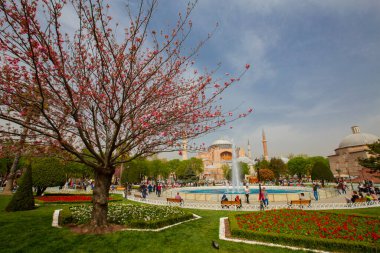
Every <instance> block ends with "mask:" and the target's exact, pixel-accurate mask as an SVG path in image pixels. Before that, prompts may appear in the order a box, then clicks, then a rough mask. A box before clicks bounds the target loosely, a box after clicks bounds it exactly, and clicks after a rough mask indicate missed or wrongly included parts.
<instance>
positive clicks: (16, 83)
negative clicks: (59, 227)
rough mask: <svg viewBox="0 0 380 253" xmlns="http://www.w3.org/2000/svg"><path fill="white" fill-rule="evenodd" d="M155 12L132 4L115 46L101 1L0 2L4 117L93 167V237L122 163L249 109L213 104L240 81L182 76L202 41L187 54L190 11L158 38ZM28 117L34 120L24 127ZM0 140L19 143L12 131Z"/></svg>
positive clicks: (146, 4)
mask: <svg viewBox="0 0 380 253" xmlns="http://www.w3.org/2000/svg"><path fill="white" fill-rule="evenodd" d="M69 4H71V5H72V7H73V8H72V10H73V11H74V13H72V14H73V16H72V17H71V18H72V21H73V22H76V23H77V24H78V27H77V29H76V30H75V31H72V33H71V34H69V35H67V36H65V34H64V32H63V29H64V25H63V24H62V22H61V18H62V15H63V8H64V7H65V5H69ZM37 7H38V8H37ZM156 7H157V0H152V1H143V0H141V1H140V2H139V3H138V4H133V5H130V6H128V8H129V9H127V13H128V14H129V20H128V22H127V23H128V26H127V27H126V29H118V31H120V30H121V31H124V33H125V34H124V36H123V39H121V38H120V37H117V36H116V32H115V31H114V29H113V27H115V26H116V27H117V25H116V23H115V22H114V21H112V17H109V16H107V13H108V11H107V10H108V8H109V5H108V3H107V1H82V0H71V1H63V0H57V1H27V0H25V1H10V0H3V1H1V2H0V10H1V13H2V15H1V16H0V55H1V57H0V105H1V108H2V109H1V110H0V119H2V120H5V121H7V122H12V124H16V125H18V126H21V127H22V128H24V129H26V130H27V131H26V133H25V136H26V138H27V139H28V140H29V141H32V140H35V141H38V142H42V143H46V144H49V145H53V146H59V147H60V148H63V149H64V150H66V151H67V152H69V153H71V154H72V155H73V156H74V157H75V158H76V159H77V161H79V162H81V163H84V164H86V165H87V166H89V167H91V168H92V169H93V171H94V179H95V184H96V185H95V188H94V191H93V213H92V221H91V225H90V226H89V228H91V229H93V230H100V231H102V228H103V227H104V226H107V212H108V197H109V188H110V184H111V180H112V176H113V174H114V172H115V167H116V166H117V165H118V164H120V163H123V162H128V161H131V160H133V159H135V158H138V157H140V156H148V155H151V154H155V153H158V152H161V151H170V150H178V149H180V147H181V143H182V138H183V136H186V138H187V139H189V140H190V139H192V138H195V137H197V136H199V135H204V134H206V133H208V132H210V131H214V130H215V129H216V128H218V127H221V126H223V125H225V124H226V123H228V122H230V121H232V120H234V119H236V118H240V117H244V116H246V115H247V114H248V113H249V112H250V111H252V110H251V109H250V110H248V111H247V112H245V113H241V114H240V115H238V116H236V117H235V118H230V117H229V116H228V115H229V114H228V111H224V112H225V113H222V109H221V107H220V106H217V105H216V103H217V101H219V95H220V94H221V93H222V92H223V91H224V90H225V89H227V88H228V87H229V86H230V85H231V84H232V83H234V82H236V81H238V80H239V79H240V77H241V76H237V77H236V78H233V77H232V78H231V76H229V77H228V80H221V79H220V78H216V79H215V78H214V79H213V77H212V75H214V74H215V71H212V70H211V71H209V72H205V73H200V72H194V73H193V75H189V74H188V72H187V71H188V70H189V69H190V68H194V65H193V64H194V56H195V55H196V54H197V53H198V51H199V48H200V47H201V46H202V45H203V43H204V41H201V42H200V43H199V44H198V45H196V46H195V47H194V50H193V51H189V50H187V51H186V50H185V49H184V48H183V46H184V45H185V41H186V39H187V38H188V37H189V33H190V31H191V27H192V23H191V21H190V20H189V16H190V13H191V12H192V10H193V8H194V5H193V4H189V6H188V8H187V9H186V12H185V13H183V15H180V16H179V20H178V22H177V23H176V24H175V25H173V26H172V27H168V28H167V29H165V30H159V31H156V30H154V29H153V28H152V26H151V24H150V23H151V20H152V17H153V14H154V10H155V8H156ZM37 9H38V13H37ZM43 12H44V15H40V13H43ZM185 52H186V53H187V54H185ZM248 68H249V65H246V69H248ZM221 83H222V85H221ZM209 91H211V92H209ZM15 101H17V103H15ZM20 103H22V104H23V105H24V106H22V107H20V106H18V105H19V104H20ZM28 111H33V112H35V114H36V115H38V117H31V118H29V121H28V119H27V118H28V117H26V115H28ZM0 133H6V134H8V135H12V136H14V137H15V139H17V138H18V137H19V136H20V133H19V130H18V128H17V127H15V128H13V129H5V128H3V129H1V131H0ZM189 148H191V147H189ZM83 150H87V152H84V151H83ZM126 154H128V156H127V158H126V160H123V159H120V158H123V157H125V155H126ZM98 228H99V229H98Z"/></svg>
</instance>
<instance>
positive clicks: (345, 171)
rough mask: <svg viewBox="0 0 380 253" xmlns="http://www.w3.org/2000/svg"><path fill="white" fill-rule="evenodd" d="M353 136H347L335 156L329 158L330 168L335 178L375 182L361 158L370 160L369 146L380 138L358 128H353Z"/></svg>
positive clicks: (336, 150)
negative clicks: (362, 164) (360, 162)
mask: <svg viewBox="0 0 380 253" xmlns="http://www.w3.org/2000/svg"><path fill="white" fill-rule="evenodd" d="M351 129H352V134H350V135H347V136H346V137H344V138H343V139H342V141H341V142H340V143H339V147H338V148H337V149H335V155H331V156H328V159H329V162H330V168H331V171H332V172H333V174H334V176H335V177H346V178H358V179H359V180H360V181H361V180H375V178H374V175H373V174H369V173H368V169H366V168H363V167H362V166H361V165H360V164H359V162H358V159H359V158H368V157H370V154H369V153H368V150H369V148H368V144H372V143H375V142H376V141H378V140H379V137H378V136H376V135H373V134H368V133H361V132H360V128H359V127H358V126H353V127H351Z"/></svg>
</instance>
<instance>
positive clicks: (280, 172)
mask: <svg viewBox="0 0 380 253" xmlns="http://www.w3.org/2000/svg"><path fill="white" fill-rule="evenodd" d="M269 169H270V170H271V171H273V173H274V177H275V179H276V181H278V180H279V179H280V177H282V176H285V175H287V173H288V167H287V165H286V164H285V163H284V162H283V161H282V160H281V159H280V158H271V159H270V162H269Z"/></svg>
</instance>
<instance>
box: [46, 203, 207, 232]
mask: <svg viewBox="0 0 380 253" xmlns="http://www.w3.org/2000/svg"><path fill="white" fill-rule="evenodd" d="M61 210H62V209H56V210H54V213H53V222H52V224H51V226H52V227H55V228H62V227H61V226H59V223H58V220H59V214H60V212H61ZM193 217H194V218H193V219H190V220H185V221H181V222H178V223H174V224H172V225H169V226H165V227H162V228H156V229H151V228H148V229H143V228H124V229H121V230H120V231H151V232H160V231H162V230H165V229H168V228H171V227H174V226H177V225H180V224H182V223H185V222H189V221H194V220H198V219H200V218H202V217H201V216H199V215H196V214H195V213H193Z"/></svg>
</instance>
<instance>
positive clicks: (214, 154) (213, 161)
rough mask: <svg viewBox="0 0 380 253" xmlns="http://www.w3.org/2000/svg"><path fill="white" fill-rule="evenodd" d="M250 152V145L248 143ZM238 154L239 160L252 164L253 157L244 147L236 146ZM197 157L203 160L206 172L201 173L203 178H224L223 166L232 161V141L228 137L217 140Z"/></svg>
mask: <svg viewBox="0 0 380 253" xmlns="http://www.w3.org/2000/svg"><path fill="white" fill-rule="evenodd" d="M249 153H250V147H249V144H248V154H249ZM236 156H237V160H238V161H242V162H246V163H248V164H252V159H251V158H249V157H247V156H246V155H245V151H244V149H242V148H238V147H236ZM196 157H197V158H200V159H202V161H203V165H204V172H203V174H202V175H201V178H202V179H205V180H209V181H221V180H224V175H223V169H222V166H223V165H226V164H227V165H230V164H231V163H232V142H230V141H229V140H227V139H226V138H221V139H219V140H216V141H214V142H213V143H212V144H211V145H210V146H209V147H208V149H207V151H205V152H201V153H198V155H197V156H196Z"/></svg>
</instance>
